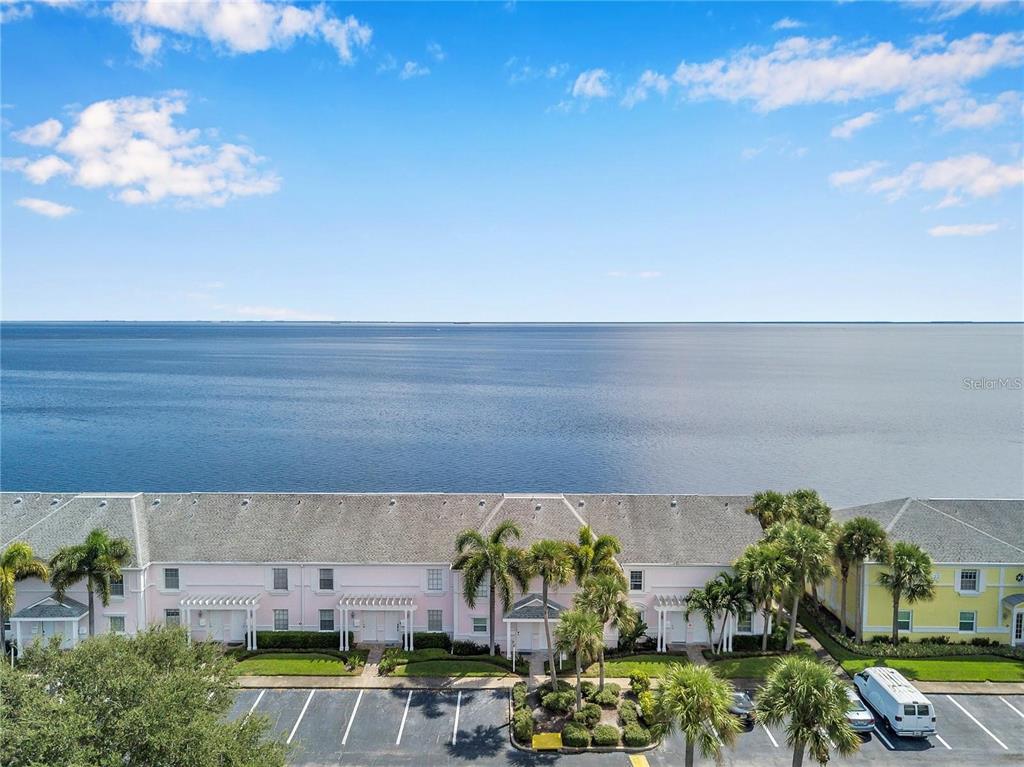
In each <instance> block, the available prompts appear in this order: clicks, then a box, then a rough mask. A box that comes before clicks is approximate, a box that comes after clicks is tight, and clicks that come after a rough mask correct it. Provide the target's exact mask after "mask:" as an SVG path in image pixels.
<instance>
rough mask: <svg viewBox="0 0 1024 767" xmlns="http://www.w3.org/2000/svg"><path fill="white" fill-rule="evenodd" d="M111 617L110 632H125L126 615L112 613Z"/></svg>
mask: <svg viewBox="0 0 1024 767" xmlns="http://www.w3.org/2000/svg"><path fill="white" fill-rule="evenodd" d="M109 619H110V633H111V634H123V633H124V616H123V615H111V616H109Z"/></svg>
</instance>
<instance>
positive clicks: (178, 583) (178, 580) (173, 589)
mask: <svg viewBox="0 0 1024 767" xmlns="http://www.w3.org/2000/svg"><path fill="white" fill-rule="evenodd" d="M169 572H173V573H174V580H175V585H174V586H168V585H167V573H169ZM163 586H164V588H163V590H164V591H171V592H177V591H181V568H180V567H165V568H164V572H163Z"/></svg>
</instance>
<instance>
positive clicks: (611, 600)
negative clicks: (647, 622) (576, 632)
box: [576, 574, 639, 690]
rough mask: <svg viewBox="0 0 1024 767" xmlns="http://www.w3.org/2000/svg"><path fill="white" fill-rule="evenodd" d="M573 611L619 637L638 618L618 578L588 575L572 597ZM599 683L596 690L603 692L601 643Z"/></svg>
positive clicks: (610, 575) (620, 578)
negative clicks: (593, 617) (612, 629)
mask: <svg viewBox="0 0 1024 767" xmlns="http://www.w3.org/2000/svg"><path fill="white" fill-rule="evenodd" d="M576 607H577V608H579V609H581V610H586V611H587V612H591V613H593V614H594V615H596V616H597V617H598V619H599V620H600V621H601V625H602V626H607V625H609V624H611V625H612V626H614V627H615V628H616V629H617V630H618V631H619V633H624V632H629V631H632V630H633V627H634V626H636V622H637V620H638V618H639V616H638V615H637V612H636V610H634V609H633V608H632V607H631V606H630V604H629V600H628V598H627V595H626V583H625V581H624V580H623V578H622V577H621V574H619V575H612V574H604V575H591V576H589V577H588V578H587V579H586V580H584V581H583V590H582V591H581V592H579V593H578V594H577V595H576ZM598 662H599V664H600V668H601V680H600V684H599V685H598V689H600V690H603V689H604V642H602V643H601V648H600V650H599V652H598Z"/></svg>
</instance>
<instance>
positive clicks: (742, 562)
mask: <svg viewBox="0 0 1024 767" xmlns="http://www.w3.org/2000/svg"><path fill="white" fill-rule="evenodd" d="M735 568H736V573H737V574H738V575H739V576H740V577H741V578H742V579H743V580H744V581H745V582H746V584H747V589H748V590H749V591H750V594H751V595H752V596H753V599H754V602H755V603H756V605H757V606H760V608H761V615H762V617H763V620H764V630H763V631H762V632H761V652H766V651H767V650H768V636H769V633H770V632H769V625H770V623H771V621H770V620H769V618H770V617H771V614H772V596H773V595H774V594H775V589H776V586H777V585H780V584H781V585H785V580H786V578H787V577H788V574H787V573H786V568H785V567H784V566H783V558H782V553H781V552H780V551H779V547H778V546H776V545H775V544H773V543H768V542H767V541H761V542H760V543H755V544H753V545H751V546H748V547H747V548H746V550H745V551H744V552H743V555H742V556H741V557H740V558H739V559H737V560H736V565H735Z"/></svg>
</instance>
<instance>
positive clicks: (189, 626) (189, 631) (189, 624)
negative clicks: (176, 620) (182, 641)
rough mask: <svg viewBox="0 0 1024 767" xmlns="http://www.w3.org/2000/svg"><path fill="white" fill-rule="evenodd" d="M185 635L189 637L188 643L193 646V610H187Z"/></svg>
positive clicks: (188, 608)
mask: <svg viewBox="0 0 1024 767" xmlns="http://www.w3.org/2000/svg"><path fill="white" fill-rule="evenodd" d="M185 633H186V634H187V635H188V643H189V644H192V608H191V607H186V608H185Z"/></svg>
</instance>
